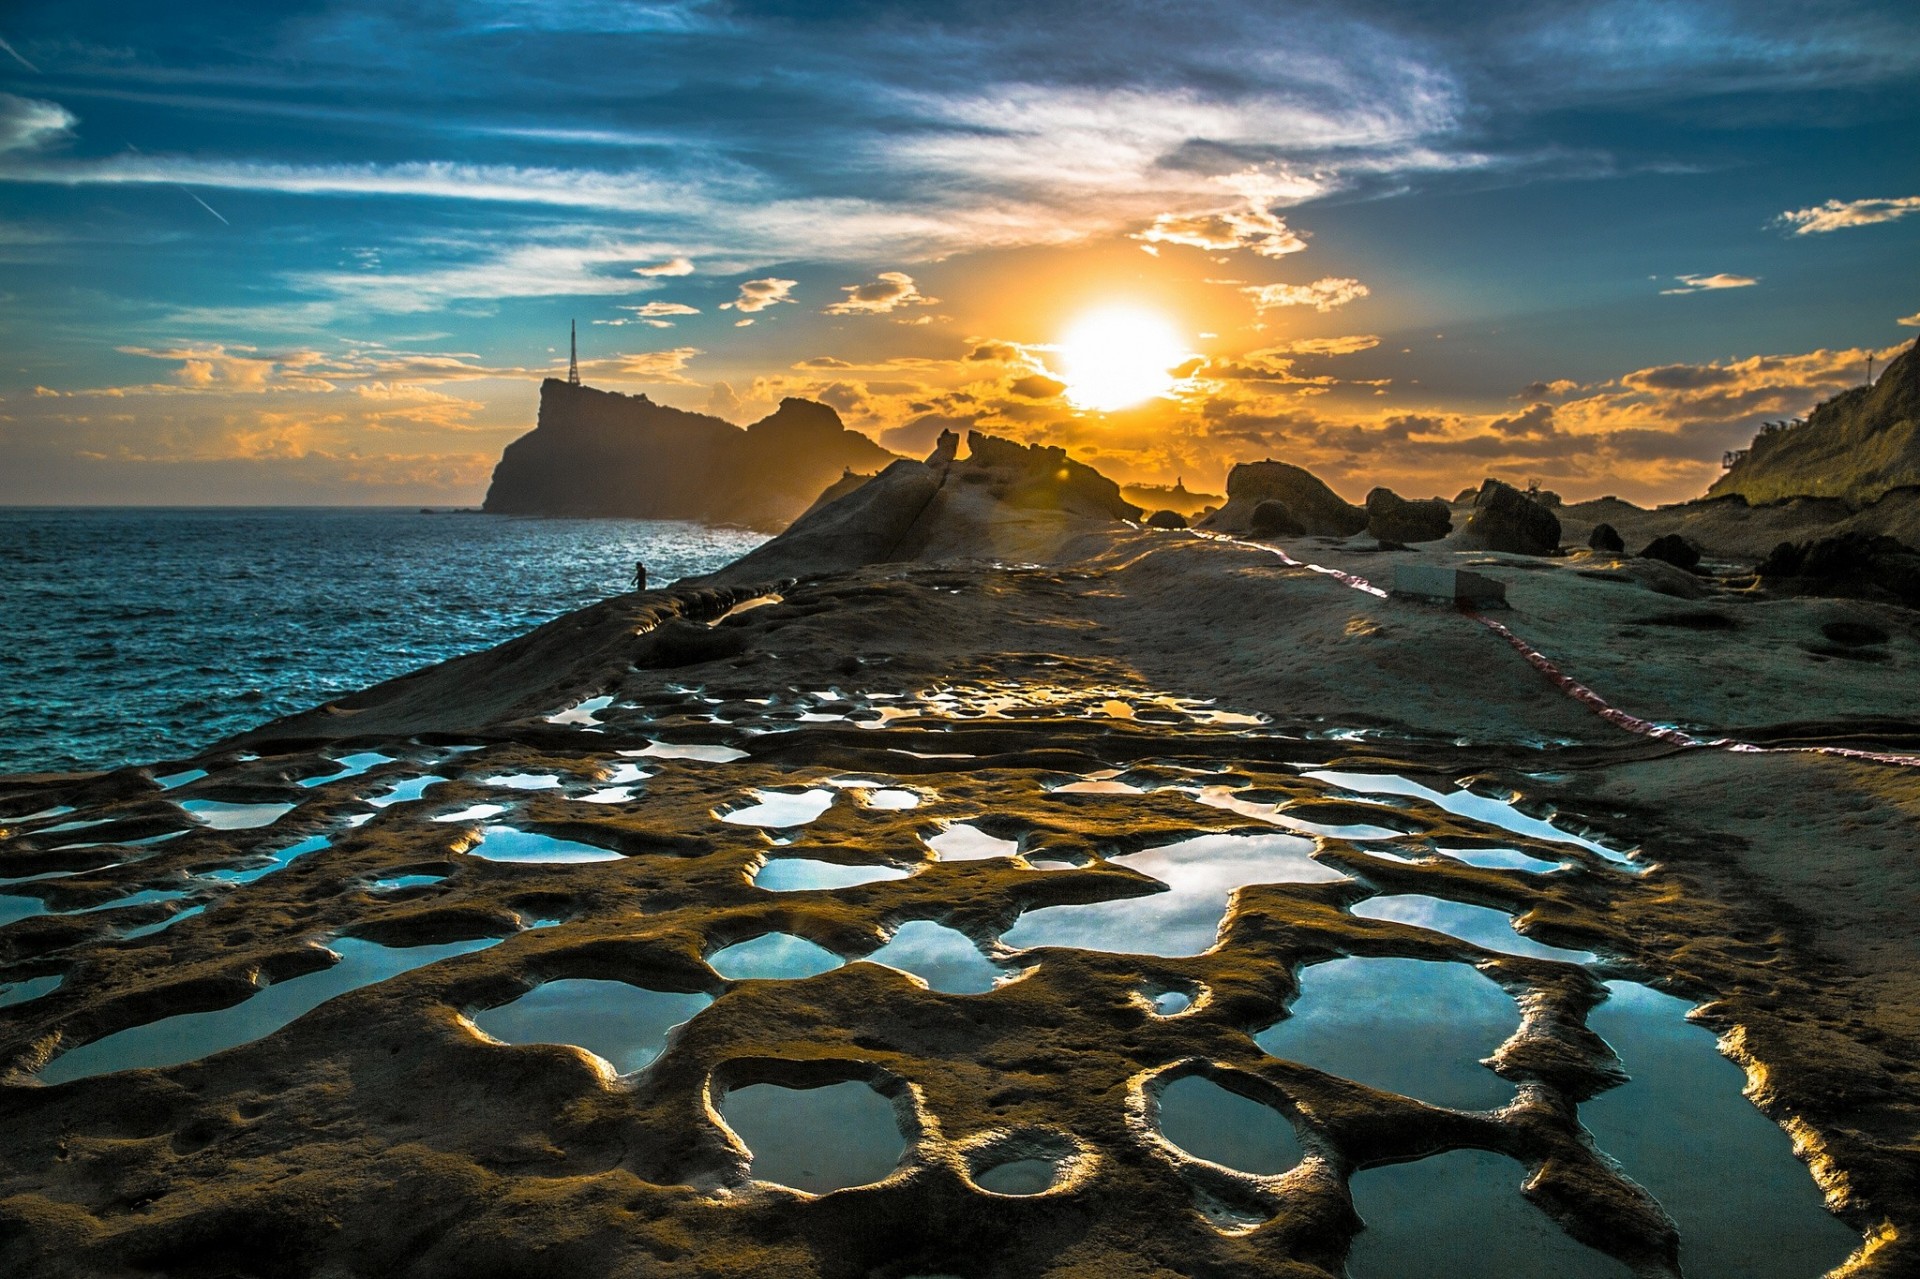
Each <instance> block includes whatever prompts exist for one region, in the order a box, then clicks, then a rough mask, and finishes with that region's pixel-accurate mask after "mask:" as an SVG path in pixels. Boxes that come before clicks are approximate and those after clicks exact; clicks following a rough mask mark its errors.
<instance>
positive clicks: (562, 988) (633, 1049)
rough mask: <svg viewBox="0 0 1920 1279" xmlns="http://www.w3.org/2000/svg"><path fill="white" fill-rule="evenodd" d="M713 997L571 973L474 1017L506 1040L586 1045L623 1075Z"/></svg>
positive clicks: (648, 1059) (649, 1060)
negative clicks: (600, 979)
mask: <svg viewBox="0 0 1920 1279" xmlns="http://www.w3.org/2000/svg"><path fill="white" fill-rule="evenodd" d="M712 1002H713V996H711V995H706V994H698V993H684V992H678V991H660V990H648V989H646V988H645V987H642V986H630V985H628V984H627V983H626V982H623V981H598V980H591V979H584V978H578V979H576V978H567V979H563V980H560V981H550V982H545V983H543V984H541V985H539V986H536V987H534V988H533V989H532V990H530V991H528V992H527V993H526V994H524V995H522V996H521V997H520V998H518V999H516V1000H514V1001H513V1002H512V1003H510V1004H502V1005H501V1006H500V1007H498V1008H488V1009H486V1010H484V1011H482V1012H478V1013H475V1014H473V1017H472V1020H473V1024H474V1025H476V1026H478V1027H479V1028H480V1029H481V1030H483V1031H485V1032H486V1033H487V1034H489V1035H491V1036H492V1037H493V1038H495V1039H498V1040H500V1041H501V1042H502V1043H507V1044H571V1045H573V1046H574V1047H576V1048H584V1049H586V1050H587V1051H588V1052H590V1053H592V1054H593V1055H594V1056H596V1057H599V1058H601V1059H603V1060H605V1061H606V1062H607V1063H608V1064H610V1065H611V1066H612V1067H613V1069H614V1072H615V1073H616V1074H622V1075H625V1074H631V1073H632V1072H634V1071H636V1070H639V1069H641V1068H642V1067H644V1066H647V1065H650V1064H652V1062H653V1060H654V1058H656V1057H658V1056H659V1055H660V1054H661V1053H662V1052H664V1051H666V1046H667V1036H668V1034H670V1033H671V1032H672V1031H673V1029H674V1027H676V1026H679V1025H681V1024H683V1023H685V1022H686V1021H688V1020H689V1019H690V1018H692V1017H693V1015H694V1014H695V1013H697V1012H699V1011H700V1010H701V1009H702V1008H705V1007H706V1006H707V1005H708V1004H711V1003H712Z"/></svg>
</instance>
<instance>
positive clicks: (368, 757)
mask: <svg viewBox="0 0 1920 1279" xmlns="http://www.w3.org/2000/svg"><path fill="white" fill-rule="evenodd" d="M333 762H334V763H335V764H338V765H339V766H340V771H339V772H337V773H328V774H326V775H325V776H323V777H308V778H305V779H303V780H302V781H301V783H300V784H301V785H302V786H307V787H313V786H325V785H326V784H327V783H328V782H340V781H345V780H346V779H347V778H349V777H358V776H360V774H362V773H365V772H368V771H370V770H372V769H375V768H378V767H380V765H382V764H391V763H392V762H393V756H391V755H382V754H381V753H380V752H379V751H359V752H357V753H355V754H352V755H342V756H341V757H340V758H339V759H336V760H334V761H333Z"/></svg>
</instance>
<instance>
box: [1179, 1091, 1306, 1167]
mask: <svg viewBox="0 0 1920 1279" xmlns="http://www.w3.org/2000/svg"><path fill="white" fill-rule="evenodd" d="M1160 1133H1161V1135H1162V1136H1164V1137H1165V1138H1166V1139H1167V1140H1168V1141H1170V1142H1172V1143H1173V1144H1174V1145H1176V1146H1178V1147H1180V1149H1182V1150H1184V1151H1186V1152H1187V1153H1188V1154H1190V1155H1192V1156H1194V1157H1195V1158H1197V1159H1205V1160H1207V1161H1208V1162H1209V1163H1216V1164H1224V1165H1226V1166H1227V1167H1229V1168H1237V1169H1239V1170H1240V1171H1241V1172H1251V1173H1256V1174H1260V1175H1262V1176H1265V1175H1270V1174H1272V1173H1278V1172H1285V1171H1286V1170H1287V1169H1289V1168H1291V1167H1293V1166H1294V1165H1295V1164H1297V1163H1299V1162H1300V1139H1299V1138H1298V1137H1297V1136H1296V1135H1295V1133H1294V1131H1293V1124H1292V1123H1290V1122H1288V1120H1287V1117H1286V1116H1285V1115H1283V1114H1281V1113H1280V1112H1279V1111H1277V1110H1275V1109H1274V1108H1273V1107H1272V1106H1268V1105H1265V1104H1263V1103H1261V1102H1257V1101H1253V1100H1251V1099H1249V1098H1246V1097H1242V1096H1241V1095H1240V1094H1239V1093H1236V1092H1229V1091H1228V1090H1227V1089H1225V1088H1222V1087H1221V1086H1220V1085H1219V1084H1216V1083H1214V1082H1213V1080H1211V1079H1207V1078H1204V1077H1202V1076H1200V1075H1188V1076H1187V1077H1186V1078H1184V1079H1176V1080H1174V1081H1173V1082H1172V1083H1170V1084H1168V1085H1167V1086H1166V1088H1165V1089H1163V1090H1162V1091H1161V1093H1160Z"/></svg>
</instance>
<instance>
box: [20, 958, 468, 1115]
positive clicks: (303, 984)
mask: <svg viewBox="0 0 1920 1279" xmlns="http://www.w3.org/2000/svg"><path fill="white" fill-rule="evenodd" d="M499 940H500V939H499V938H497V937H481V938H477V939H475V940H472V941H456V942H446V943H444V944H441V945H438V946H409V947H405V948H399V947H392V946H382V945H379V944H378V943H375V942H370V941H362V940H360V939H358V938H353V937H343V938H340V939H339V940H337V941H332V942H329V943H328V948H329V949H331V950H333V951H335V952H336V953H337V954H339V956H340V962H339V963H337V964H334V965H333V966H332V967H331V968H323V969H321V970H320V971H319V972H313V973H307V974H305V975H303V976H300V977H293V978H290V979H288V980H286V981H282V982H275V983H274V984H273V985H271V986H268V987H267V988H266V989H264V990H262V991H260V992H259V993H258V994H256V995H253V996H252V997H250V998H248V999H246V1000H243V1001H242V1002H240V1003H238V1004H235V1005H233V1006H232V1007H230V1008H221V1009H217V1010H215V1011H213V1012H202V1013H182V1014H180V1015H179V1016H176V1017H167V1018H163V1019H161V1020H160V1021H153V1022H148V1023H147V1024H146V1025H144V1026H134V1027H131V1028H129V1029H127V1030H122V1031H119V1032H117V1033H115V1034H111V1035H108V1036H106V1037H105V1038H102V1039H96V1040H94V1041H93V1042H92V1043H87V1044H81V1045H80V1046H79V1047H77V1048H73V1049H70V1050H68V1051H66V1052H63V1053H61V1054H60V1055H59V1056H58V1057H55V1058H54V1059H53V1060H52V1061H50V1062H48V1063H47V1065H46V1066H45V1067H44V1068H42V1069H41V1071H40V1072H39V1074H38V1076H37V1078H38V1079H39V1080H40V1081H41V1082H42V1083H48V1084H58V1083H65V1082H66V1081H68V1080H70V1079H86V1078H90V1077H91V1076H94V1075H105V1074H109V1073H111V1072H113V1071H116V1070H133V1069H135V1068H137V1067H150V1066H174V1065H178V1064H180V1063H181V1062H186V1061H196V1060H198V1059H199V1058H202V1057H209V1056H212V1055H213V1054H214V1053H217V1052H222V1051H225V1050H226V1049H228V1048H237V1047H239V1046H240V1045H241V1044H249V1043H252V1042H253V1041H254V1040H256V1039H263V1038H265V1037H266V1036H268V1035H270V1034H272V1033H273V1032H274V1031H276V1030H278V1029H280V1028H281V1027H282V1026H285V1025H287V1024H288V1023H289V1022H291V1021H293V1020H294V1019H295V1018H297V1017H299V1016H300V1015H301V1014H303V1013H306V1012H309V1011H311V1010H312V1009H314V1008H317V1007H319V1006H320V1005H321V1004H323V1003H325V1002H326V1001H327V1000H329V999H332V998H334V997H336V996H338V995H344V994H346V993H347V992H348V991H351V990H358V989H360V988H361V987H363V986H371V985H373V984H374V983H375V982H381V981H385V980H387V979H388V978H389V977H397V976H398V975H400V974H401V973H404V972H407V971H409V970H411V969H415V968H419V967H422V966H423V965H426V964H431V963H433V962H434V961H435V960H440V959H447V958H451V957H452V956H454V955H465V954H468V953H470V952H472V951H476V950H484V949H485V948H486V947H488V946H492V945H496V944H497V943H498V942H499Z"/></svg>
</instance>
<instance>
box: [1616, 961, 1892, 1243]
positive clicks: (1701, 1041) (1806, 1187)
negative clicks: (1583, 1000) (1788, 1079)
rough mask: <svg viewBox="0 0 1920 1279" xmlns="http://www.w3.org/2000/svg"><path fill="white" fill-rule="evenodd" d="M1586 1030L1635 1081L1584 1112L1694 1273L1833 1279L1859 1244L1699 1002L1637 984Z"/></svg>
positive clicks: (1622, 990) (1620, 987) (1619, 990)
mask: <svg viewBox="0 0 1920 1279" xmlns="http://www.w3.org/2000/svg"><path fill="white" fill-rule="evenodd" d="M1607 989H1608V990H1609V991H1610V992H1611V997H1610V998H1609V999H1608V1000H1607V1001H1606V1002H1605V1003H1603V1004H1601V1005H1600V1006H1599V1007H1598V1008H1595V1009H1594V1010H1593V1011H1592V1012H1590V1013H1588V1014H1587V1025H1588V1026H1589V1027H1591V1028H1592V1029H1593V1030H1594V1031H1595V1032H1596V1033H1597V1034H1599V1035H1600V1037H1601V1038H1603V1039H1605V1040H1606V1041H1607V1043H1608V1044H1610V1045H1612V1047H1613V1050H1614V1053H1615V1054H1616V1055H1617V1056H1618V1057H1619V1058H1620V1062H1621V1064H1622V1065H1623V1066H1625V1067H1626V1070H1627V1074H1628V1075H1629V1076H1630V1078H1629V1080H1628V1082H1627V1083H1625V1084H1622V1085H1621V1086H1620V1087H1618V1088H1615V1089H1613V1090H1611V1091H1609V1092H1604V1093H1601V1094H1600V1095H1599V1096H1598V1097H1595V1098H1593V1099H1592V1100H1590V1101H1586V1102H1582V1103H1581V1106H1580V1122H1581V1123H1583V1124H1585V1125H1586V1127H1587V1130H1588V1131H1589V1132H1591V1133H1592V1134H1593V1140H1594V1144H1595V1145H1597V1146H1599V1147H1600V1149H1602V1150H1604V1151H1606V1152H1607V1153H1608V1154H1609V1155H1612V1156H1613V1157H1614V1158H1615V1159H1617V1160H1619V1161H1620V1165H1621V1167H1622V1168H1624V1169H1625V1170H1626V1174H1627V1176H1629V1177H1631V1178H1633V1179H1634V1180H1635V1181H1637V1182H1639V1183H1640V1184H1641V1185H1642V1186H1645V1187H1646V1188H1647V1190H1649V1191H1650V1192H1651V1193H1652V1194H1653V1196H1654V1198H1656V1199H1658V1200H1659V1201H1660V1205H1661V1206H1662V1207H1663V1208H1665V1209H1666V1210H1667V1214H1668V1215H1669V1216H1671V1217H1672V1218H1673V1220H1674V1224H1676V1225H1677V1226H1679V1228H1680V1264H1681V1266H1682V1268H1684V1269H1685V1270H1686V1272H1687V1273H1688V1274H1690V1275H1740V1276H1743V1279H1746V1277H1751V1279H1789V1277H1793V1279H1801V1277H1803V1276H1807V1275H1819V1274H1825V1273H1826V1272H1827V1270H1828V1269H1830V1268H1831V1267H1834V1266H1837V1265H1839V1264H1840V1263H1841V1262H1842V1261H1843V1260H1845V1259H1846V1257H1847V1255H1848V1254H1849V1253H1850V1252H1851V1251H1852V1250H1853V1249H1854V1248H1856V1247H1858V1246H1859V1244H1860V1239H1859V1237H1858V1236H1857V1235H1855V1234H1854V1233H1853V1231H1852V1230H1850V1229H1849V1228H1848V1227H1847V1226H1846V1225H1844V1224H1843V1223H1842V1222H1841V1221H1840V1220H1839V1219H1838V1218H1837V1217H1834V1216H1833V1215H1832V1214H1830V1213H1828V1212H1827V1211H1826V1209H1825V1208H1824V1207H1823V1206H1822V1201H1821V1195H1820V1191H1819V1188H1818V1187H1817V1186H1816V1185H1815V1184H1814V1180H1813V1176H1812V1174H1811V1173H1809V1172H1808V1171H1807V1168H1806V1165H1804V1164H1802V1163H1801V1162H1800V1161H1799V1160H1798V1159H1796V1158H1794V1155H1793V1146H1792V1143H1791V1142H1790V1141H1789V1140H1788V1138H1787V1134H1786V1133H1785V1132H1783V1131H1782V1130H1781V1129H1780V1128H1779V1127H1778V1126H1777V1125H1776V1124H1774V1122H1773V1121H1772V1120H1770V1119H1768V1118H1767V1117H1766V1116H1765V1115H1763V1114H1761V1113H1760V1112H1759V1110H1757V1109H1755V1108H1754V1106H1753V1104H1752V1103H1751V1102H1749V1101H1748V1100H1747V1099H1746V1097H1745V1096H1743V1095H1742V1093H1741V1089H1742V1087H1743V1086H1744V1085H1745V1083H1746V1075H1745V1073H1744V1072H1742V1071H1741V1069H1740V1068H1739V1067H1738V1066H1736V1065H1734V1064H1733V1063H1732V1062H1730V1061H1728V1060H1727V1059H1726V1058H1725V1057H1722V1056H1721V1055H1720V1052H1719V1050H1718V1048H1717V1047H1716V1046H1715V1041H1714V1035H1713V1032H1712V1031H1710V1030H1708V1029H1706V1028H1705V1027H1703V1026H1698V1025H1695V1024H1694V1023H1692V1022H1689V1021H1687V1020H1686V1014H1687V1010H1688V1009H1689V1008H1690V1007H1691V1005H1690V1004H1689V1003H1688V1002H1687V1001H1686V1000H1683V999H1676V998H1674V997H1673V996H1671V995H1665V994H1662V993H1660V992H1659V991H1655V990H1650V989H1648V988H1647V987H1645V986H1639V985H1635V984H1633V983H1630V982H1618V981H1615V982H1608V983H1607Z"/></svg>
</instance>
